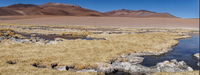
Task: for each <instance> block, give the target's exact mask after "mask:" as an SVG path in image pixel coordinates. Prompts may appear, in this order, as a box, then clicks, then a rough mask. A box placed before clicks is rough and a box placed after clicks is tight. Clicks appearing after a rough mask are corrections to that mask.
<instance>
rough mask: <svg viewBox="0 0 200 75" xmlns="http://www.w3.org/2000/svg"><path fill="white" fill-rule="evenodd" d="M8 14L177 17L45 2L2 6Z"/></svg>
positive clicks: (5, 14) (2, 14) (1, 11)
mask: <svg viewBox="0 0 200 75" xmlns="http://www.w3.org/2000/svg"><path fill="white" fill-rule="evenodd" d="M7 15H65V16H110V17H111V16H113V17H115V16H117V17H164V18H175V16H173V15H171V14H169V13H156V12H151V11H147V10H137V11H135V10H126V9H120V10H113V11H108V12H104V13H101V12H98V11H94V10H91V9H85V8H82V7H80V6H78V5H71V4H61V3H51V2H48V3H45V4H43V5H34V4H14V5H10V6H6V7H0V16H7Z"/></svg>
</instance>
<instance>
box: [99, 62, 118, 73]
mask: <svg viewBox="0 0 200 75" xmlns="http://www.w3.org/2000/svg"><path fill="white" fill-rule="evenodd" d="M98 67H99V68H98V69H97V72H104V73H114V72H115V71H116V69H115V67H113V66H112V65H111V64H107V63H98Z"/></svg>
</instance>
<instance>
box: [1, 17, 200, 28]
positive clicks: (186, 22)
mask: <svg viewBox="0 0 200 75" xmlns="http://www.w3.org/2000/svg"><path fill="white" fill-rule="evenodd" d="M0 22H6V23H26V24H50V25H89V26H120V27H176V28H177V27H180V28H199V19H180V18H131V17H83V16H82V17H73V16H36V17H35V16H31V17H30V16H23V17H20V16H17V17H16V16H9V17H7V16H3V17H2V16H0Z"/></svg>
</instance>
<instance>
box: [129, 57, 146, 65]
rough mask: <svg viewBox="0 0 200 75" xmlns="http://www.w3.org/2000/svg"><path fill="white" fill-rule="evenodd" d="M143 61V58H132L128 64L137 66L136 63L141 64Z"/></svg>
mask: <svg viewBox="0 0 200 75" xmlns="http://www.w3.org/2000/svg"><path fill="white" fill-rule="evenodd" d="M143 60H144V58H143V57H133V58H132V59H131V60H130V62H131V63H136V64H138V63H142V62H143Z"/></svg>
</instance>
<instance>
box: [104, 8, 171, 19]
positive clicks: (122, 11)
mask: <svg viewBox="0 0 200 75" xmlns="http://www.w3.org/2000/svg"><path fill="white" fill-rule="evenodd" d="M104 13H105V14H108V15H111V16H118V17H166V18H175V16H173V15H171V14H169V13H156V12H151V11H147V10H137V11H135V10H126V9H120V10H113V11H108V12H104Z"/></svg>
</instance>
